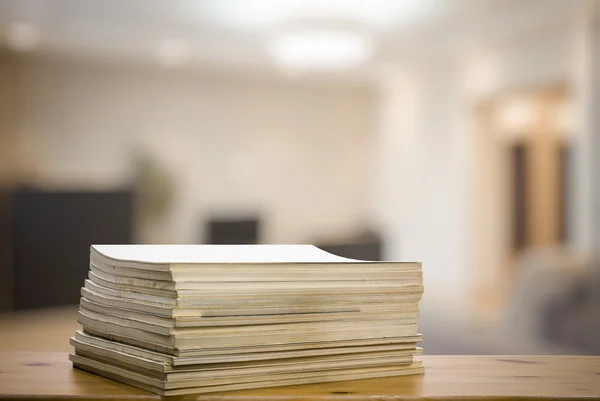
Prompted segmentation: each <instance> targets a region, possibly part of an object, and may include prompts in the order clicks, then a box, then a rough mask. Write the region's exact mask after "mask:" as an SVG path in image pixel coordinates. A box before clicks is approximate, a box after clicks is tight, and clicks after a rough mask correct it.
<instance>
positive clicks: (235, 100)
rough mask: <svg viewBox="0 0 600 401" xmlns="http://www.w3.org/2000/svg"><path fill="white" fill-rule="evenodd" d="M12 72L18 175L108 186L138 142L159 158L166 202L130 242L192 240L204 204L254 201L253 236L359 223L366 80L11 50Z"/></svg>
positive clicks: (333, 229) (291, 236)
mask: <svg viewBox="0 0 600 401" xmlns="http://www.w3.org/2000/svg"><path fill="white" fill-rule="evenodd" d="M15 82H16V85H15V93H14V104H15V105H16V108H17V109H18V110H19V112H18V115H17V124H16V132H17V139H18V143H17V144H16V145H15V146H13V149H12V150H14V151H15V152H16V155H17V157H16V159H17V160H16V163H17V167H18V172H19V176H20V179H21V180H25V181H29V182H37V183H40V184H41V185H44V186H51V187H61V188H65V187H93V188H111V187H115V186H119V185H121V184H122V183H124V182H126V181H127V179H128V176H129V172H130V171H131V151H132V150H133V149H139V148H143V149H146V150H147V151H149V152H150V153H152V154H153V155H155V156H156V157H157V159H158V160H160V162H161V163H163V164H164V165H165V166H166V167H167V168H168V169H169V171H170V172H171V174H172V176H174V177H175V184H176V193H175V199H174V204H173V208H172V210H171V212H170V213H169V215H168V216H167V218H165V220H164V221H162V222H160V223H158V224H155V225H154V226H148V225H146V226H144V227H143V228H142V232H141V233H140V240H141V241H144V242H154V241H161V242H194V241H197V240H198V239H199V236H200V231H199V230H200V227H201V222H203V220H204V219H205V218H206V217H208V216H209V215H210V214H212V213H215V212H216V213H228V212H231V211H240V210H241V211H249V212H253V211H258V212H264V216H265V218H266V219H267V220H266V225H265V227H264V228H265V230H264V234H265V236H264V240H265V241H266V242H282V243H285V242H290V243H293V242H309V241H311V240H312V239H313V238H315V237H317V236H318V237H325V238H327V237H332V236H341V235H345V234H347V233H348V232H351V231H352V230H354V229H357V228H359V227H361V226H362V224H363V223H364V216H365V209H366V204H367V195H368V194H367V192H368V191H367V180H368V179H369V173H370V172H369V166H370V163H371V161H370V158H371V152H370V143H371V139H372V138H371V136H372V134H373V125H374V122H373V118H374V112H373V108H374V102H373V94H372V92H371V90H369V89H368V88H365V87H361V86H350V85H344V84H341V83H310V82H308V83H306V82H302V81H300V82H293V81H286V80H284V79H282V78H277V77H275V78H272V77H267V76H250V75H248V74H246V75H245V76H243V75H236V74H233V73H231V72H230V73H215V72H201V71H179V72H175V71H171V70H162V69H141V68H137V67H135V66H125V67H123V66H120V67H118V66H114V65H100V64H97V65H94V64H87V63H82V62H69V63H67V62H58V61H52V60H48V59H30V60H20V61H19V67H18V69H17V71H16V75H15Z"/></svg>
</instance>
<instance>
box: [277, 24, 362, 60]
mask: <svg viewBox="0 0 600 401" xmlns="http://www.w3.org/2000/svg"><path fill="white" fill-rule="evenodd" d="M268 50H269V53H270V55H271V57H272V58H273V59H274V61H275V62H276V63H277V64H279V65H280V66H281V67H283V68H286V69H292V70H336V69H348V68H353V67H357V66H359V65H360V64H363V63H364V62H366V61H367V60H368V59H369V58H370V56H371V53H372V48H371V43H370V42H369V40H368V39H367V38H366V37H365V36H362V35H360V34H358V33H355V32H353V31H344V30H315V29H303V30H298V31H295V32H287V33H284V34H281V35H280V36H277V37H275V38H274V39H273V40H272V42H271V43H270V45H269V48H268Z"/></svg>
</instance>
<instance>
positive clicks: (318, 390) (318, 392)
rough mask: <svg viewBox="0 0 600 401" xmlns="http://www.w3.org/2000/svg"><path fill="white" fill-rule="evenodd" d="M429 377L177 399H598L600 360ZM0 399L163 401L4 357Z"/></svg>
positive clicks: (62, 356)
mask: <svg viewBox="0 0 600 401" xmlns="http://www.w3.org/2000/svg"><path fill="white" fill-rule="evenodd" d="M422 359H423V362H424V364H425V370H426V373H425V375H418V376H405V377H389V378H382V379H368V380H355V381H345V382H335V383H323V384H310V385H299V386H287V387H278V388H266V389H257V390H241V391H231V392H225V393H214V394H207V395H202V396H199V397H197V396H185V397H177V398H178V399H183V398H185V400H193V399H198V400H203V401H217V400H219V401H236V400H239V401H242V400H243V401H250V400H252V401H283V400H286V401H292V400H294V401H298V400H303V401H307V400H328V401H334V400H336V401H341V400H348V401H357V400H372V401H374V400H380V398H379V397H381V399H386V400H403V399H409V398H410V399H411V400H427V401H435V400H444V401H448V400H459V399H467V398H468V399H484V398H488V399H492V398H493V399H494V401H498V400H519V399H528V400H532V399H534V400H536V401H539V400H563V399H570V398H573V399H578V400H579V401H580V400H583V399H598V400H600V357H585V356H573V357H571V356H558V357H556V356H552V357H551V356H535V357H533V356H527V357H521V356H424V357H422ZM0 399H14V400H38V401H39V400H50V399H52V400H54V401H56V400H67V399H68V400H100V399H102V400H107V399H115V400H160V399H161V397H160V396H157V395H155V394H151V393H148V392H146V391H143V390H138V389H137V388H135V387H131V386H128V385H125V384H120V383H118V382H116V381H112V380H109V379H105V378H102V377H100V376H96V375H93V374H91V373H87V372H83V371H80V370H77V369H73V368H72V367H71V363H70V362H69V360H68V358H67V354H66V353H31V352H1V353H0Z"/></svg>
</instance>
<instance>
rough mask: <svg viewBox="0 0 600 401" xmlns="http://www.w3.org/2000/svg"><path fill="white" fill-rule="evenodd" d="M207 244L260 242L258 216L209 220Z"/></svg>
mask: <svg viewBox="0 0 600 401" xmlns="http://www.w3.org/2000/svg"><path fill="white" fill-rule="evenodd" d="M207 228H208V229H207V236H206V241H205V243H207V244H232V245H235V244H250V245H251V244H258V243H259V237H260V220H259V219H258V218H254V217H252V218H230V219H213V220H210V221H209V222H208V227H207Z"/></svg>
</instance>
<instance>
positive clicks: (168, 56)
mask: <svg viewBox="0 0 600 401" xmlns="http://www.w3.org/2000/svg"><path fill="white" fill-rule="evenodd" d="M157 56H158V61H159V62H160V63H161V64H162V65H164V66H166V67H177V66H181V65H184V64H186V63H187V62H188V61H189V59H190V57H191V51H190V48H189V46H188V44H187V43H186V42H185V41H184V40H182V39H177V38H168V39H163V40H161V41H160V43H159V44H158V49H157Z"/></svg>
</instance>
